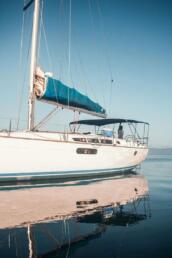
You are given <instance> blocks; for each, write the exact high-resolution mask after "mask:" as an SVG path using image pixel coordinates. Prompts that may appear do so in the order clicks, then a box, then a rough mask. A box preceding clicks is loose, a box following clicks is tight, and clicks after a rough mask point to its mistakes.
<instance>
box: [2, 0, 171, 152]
mask: <svg viewBox="0 0 172 258" xmlns="http://www.w3.org/2000/svg"><path fill="white" fill-rule="evenodd" d="M22 7H23V0H12V1H8V2H7V1H6V0H0V10H1V15H0V31H1V37H0V53H1V55H0V57H1V58H0V88H1V95H0V118H1V119H0V127H3V126H5V125H6V123H7V122H6V121H7V120H6V119H2V118H16V117H17V112H18V96H19V92H21V85H22V84H23V81H24V77H25V83H24V94H23V104H22V114H21V119H22V120H26V118H27V117H26V116H27V98H26V97H27V92H28V82H27V76H24V74H25V73H26V72H27V68H28V55H27V52H28V45H29V38H30V34H31V19H32V8H30V10H28V11H27V13H26V14H25V27H24V41H23V54H22V69H20V70H19V64H20V61H19V59H20V58H19V56H20V40H21V26H22ZM43 21H44V25H45V30H46V36H47V41H48V48H49V51H50V56H51V64H49V58H48V54H47V50H46V44H45V40H44V37H43V33H42V37H41V47H40V57H39V63H40V65H41V67H42V68H43V69H44V70H46V71H47V70H48V71H50V70H52V71H53V73H54V76H55V77H57V78H60V79H61V80H63V82H66V83H68V84H69V85H71V86H75V87H77V88H79V89H80V91H82V92H83V93H87V94H88V95H89V96H90V97H92V98H93V99H94V100H97V101H99V103H100V104H102V105H103V106H105V108H106V109H107V110H108V111H109V109H110V116H111V117H117V118H133V119H138V120H145V121H148V122H149V123H150V124H151V131H150V145H151V146H154V147H172V135H171V132H172V115H171V112H172V101H171V97H172V1H170V0H169V1H168V0H161V1H159V0H139V1H136V0H125V1H123V0H106V1H105V0H72V23H71V76H69V72H68V30H69V1H68V0H63V1H61V0H44V12H43ZM111 77H112V78H113V80H114V82H113V84H112V91H111V90H110V89H111ZM110 95H111V96H110ZM110 99H111V101H110ZM41 108H42V109H41ZM50 108H51V107H49V106H48V107H47V106H46V107H45V105H44V106H43V107H42V105H41V106H40V105H38V107H37V109H38V110H39V115H38V116H37V118H40V117H41V116H42V115H43V112H47V111H48V110H49V109H50ZM41 110H42V111H41ZM40 111H41V112H40ZM65 115H66V117H67V119H69V115H68V114H66V112H65ZM54 122H57V123H62V124H63V123H65V120H64V114H63V115H62V114H61V113H60V114H59V117H57V118H56V120H54Z"/></svg>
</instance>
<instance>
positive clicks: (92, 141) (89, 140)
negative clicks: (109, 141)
mask: <svg viewBox="0 0 172 258" xmlns="http://www.w3.org/2000/svg"><path fill="white" fill-rule="evenodd" d="M88 142H91V143H99V140H98V139H97V138H88Z"/></svg>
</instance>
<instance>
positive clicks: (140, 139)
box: [125, 135, 148, 146]
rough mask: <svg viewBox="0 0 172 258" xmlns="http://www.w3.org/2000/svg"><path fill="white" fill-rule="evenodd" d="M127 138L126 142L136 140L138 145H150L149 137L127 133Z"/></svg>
mask: <svg viewBox="0 0 172 258" xmlns="http://www.w3.org/2000/svg"><path fill="white" fill-rule="evenodd" d="M125 140H126V142H135V143H137V144H138V145H139V144H140V145H145V146H147V145H148V137H135V136H134V135H127V136H126V137H125Z"/></svg>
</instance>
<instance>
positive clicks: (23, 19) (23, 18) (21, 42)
mask: <svg viewBox="0 0 172 258" xmlns="http://www.w3.org/2000/svg"><path fill="white" fill-rule="evenodd" d="M24 23H25V12H23V17H22V27H21V39H20V54H19V78H20V74H21V69H22V52H23V35H24ZM18 91H19V90H18ZM18 99H20V93H19V92H18ZM17 102H18V101H17ZM19 120H20V101H19V106H18V112H17V126H16V129H17V130H18V127H19Z"/></svg>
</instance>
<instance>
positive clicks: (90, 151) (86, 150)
mask: <svg viewBox="0 0 172 258" xmlns="http://www.w3.org/2000/svg"><path fill="white" fill-rule="evenodd" d="M76 152H77V153H78V154H97V149H89V148H78V149H76Z"/></svg>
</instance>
